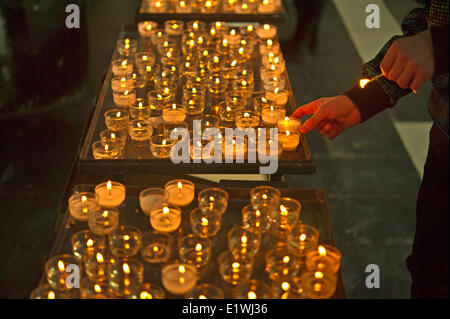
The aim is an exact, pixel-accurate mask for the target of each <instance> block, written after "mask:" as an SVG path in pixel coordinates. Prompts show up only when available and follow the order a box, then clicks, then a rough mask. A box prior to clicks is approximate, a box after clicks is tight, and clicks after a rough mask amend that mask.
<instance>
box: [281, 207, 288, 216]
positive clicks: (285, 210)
mask: <svg viewBox="0 0 450 319" xmlns="http://www.w3.org/2000/svg"><path fill="white" fill-rule="evenodd" d="M280 210H281V215H283V216H287V214H288V211H287V209H286V207H284V205H280Z"/></svg>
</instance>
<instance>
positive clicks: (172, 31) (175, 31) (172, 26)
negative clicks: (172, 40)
mask: <svg viewBox="0 0 450 319" xmlns="http://www.w3.org/2000/svg"><path fill="white" fill-rule="evenodd" d="M183 27H184V22H183V21H180V20H168V21H166V22H164V31H165V32H166V34H168V35H170V36H180V35H182V34H183Z"/></svg>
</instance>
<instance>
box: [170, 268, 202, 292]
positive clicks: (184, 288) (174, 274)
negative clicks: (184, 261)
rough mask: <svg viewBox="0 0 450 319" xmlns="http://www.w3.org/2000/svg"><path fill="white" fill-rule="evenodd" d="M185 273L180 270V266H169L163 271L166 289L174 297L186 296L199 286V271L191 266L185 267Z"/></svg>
mask: <svg viewBox="0 0 450 319" xmlns="http://www.w3.org/2000/svg"><path fill="white" fill-rule="evenodd" d="M183 266H184V268H185V272H184V273H180V271H179V270H178V267H179V265H168V266H166V267H164V268H163V269H162V283H163V286H164V288H166V290H167V291H168V292H170V293H171V294H173V295H184V294H186V293H188V292H189V291H191V290H192V289H194V287H195V285H196V284H197V270H196V269H195V267H193V266H191V265H183Z"/></svg>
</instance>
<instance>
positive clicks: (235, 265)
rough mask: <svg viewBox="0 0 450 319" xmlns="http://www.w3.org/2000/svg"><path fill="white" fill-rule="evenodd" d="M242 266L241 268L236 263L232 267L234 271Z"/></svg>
mask: <svg viewBox="0 0 450 319" xmlns="http://www.w3.org/2000/svg"><path fill="white" fill-rule="evenodd" d="M240 266H241V265H239V263H238V262H234V263H233V264H231V267H232V268H233V269H238V268H239V267H240Z"/></svg>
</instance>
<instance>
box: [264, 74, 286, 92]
mask: <svg viewBox="0 0 450 319" xmlns="http://www.w3.org/2000/svg"><path fill="white" fill-rule="evenodd" d="M285 87H286V78H285V77H284V76H279V75H275V76H272V77H269V78H268V79H266V80H264V90H266V91H272V92H273V91H274V90H276V89H278V90H284V88H285Z"/></svg>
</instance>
